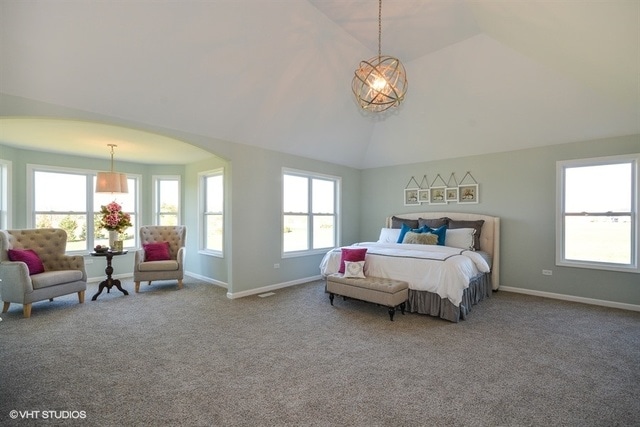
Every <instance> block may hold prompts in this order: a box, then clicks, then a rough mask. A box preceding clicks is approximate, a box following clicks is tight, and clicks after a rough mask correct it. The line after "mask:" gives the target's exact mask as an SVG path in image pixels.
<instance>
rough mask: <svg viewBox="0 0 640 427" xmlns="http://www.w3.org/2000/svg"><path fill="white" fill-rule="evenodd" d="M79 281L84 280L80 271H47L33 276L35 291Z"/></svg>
mask: <svg viewBox="0 0 640 427" xmlns="http://www.w3.org/2000/svg"><path fill="white" fill-rule="evenodd" d="M78 280H82V271H80V270H60V271H46V272H44V273H40V274H34V275H33V276H31V283H32V285H33V289H42V288H47V287H49V286H57V285H60V284H62V283H69V282H75V281H78Z"/></svg>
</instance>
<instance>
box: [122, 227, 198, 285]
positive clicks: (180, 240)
mask: <svg viewBox="0 0 640 427" xmlns="http://www.w3.org/2000/svg"><path fill="white" fill-rule="evenodd" d="M186 239H187V227H185V226H184V225H176V226H168V225H146V226H142V227H140V244H141V245H142V249H141V250H137V251H136V252H135V256H134V266H133V281H134V283H135V289H136V292H140V282H141V281H148V282H149V285H150V284H151V281H153V280H174V279H175V280H178V289H182V279H183V278H184V251H185V248H184V245H185V242H186ZM163 249H164V250H163Z"/></svg>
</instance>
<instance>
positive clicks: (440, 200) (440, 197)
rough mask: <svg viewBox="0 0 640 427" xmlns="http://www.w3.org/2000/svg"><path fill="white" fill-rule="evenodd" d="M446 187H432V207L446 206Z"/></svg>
mask: <svg viewBox="0 0 640 427" xmlns="http://www.w3.org/2000/svg"><path fill="white" fill-rule="evenodd" d="M446 189H447V188H446V187H431V188H430V190H431V201H430V203H431V204H432V205H446V204H447V196H446Z"/></svg>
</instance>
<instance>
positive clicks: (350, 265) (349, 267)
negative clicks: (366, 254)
mask: <svg viewBox="0 0 640 427" xmlns="http://www.w3.org/2000/svg"><path fill="white" fill-rule="evenodd" d="M343 277H351V278H355V279H364V278H365V275H364V261H345V262H344V276H343Z"/></svg>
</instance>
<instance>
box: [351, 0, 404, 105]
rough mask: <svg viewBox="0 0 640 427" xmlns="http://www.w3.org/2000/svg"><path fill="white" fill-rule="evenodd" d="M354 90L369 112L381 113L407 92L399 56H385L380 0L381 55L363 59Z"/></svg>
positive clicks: (379, 51)
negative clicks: (383, 52)
mask: <svg viewBox="0 0 640 427" xmlns="http://www.w3.org/2000/svg"><path fill="white" fill-rule="evenodd" d="M354 74H355V75H354V76H353V80H352V82H351V90H352V91H353V94H354V96H355V97H356V101H357V102H358V105H360V107H361V108H362V109H364V110H366V111H371V112H376V113H379V112H382V111H385V110H388V109H389V108H391V107H397V106H399V105H400V103H401V102H402V101H403V100H404V96H405V94H406V93H407V87H408V82H407V73H406V71H405V69H404V66H403V65H402V63H401V62H400V60H399V59H398V58H394V57H393V56H388V55H382V0H378V56H375V57H373V58H371V59H368V60H366V61H360V66H359V67H358V69H357V70H356V71H355V73H354Z"/></svg>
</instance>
